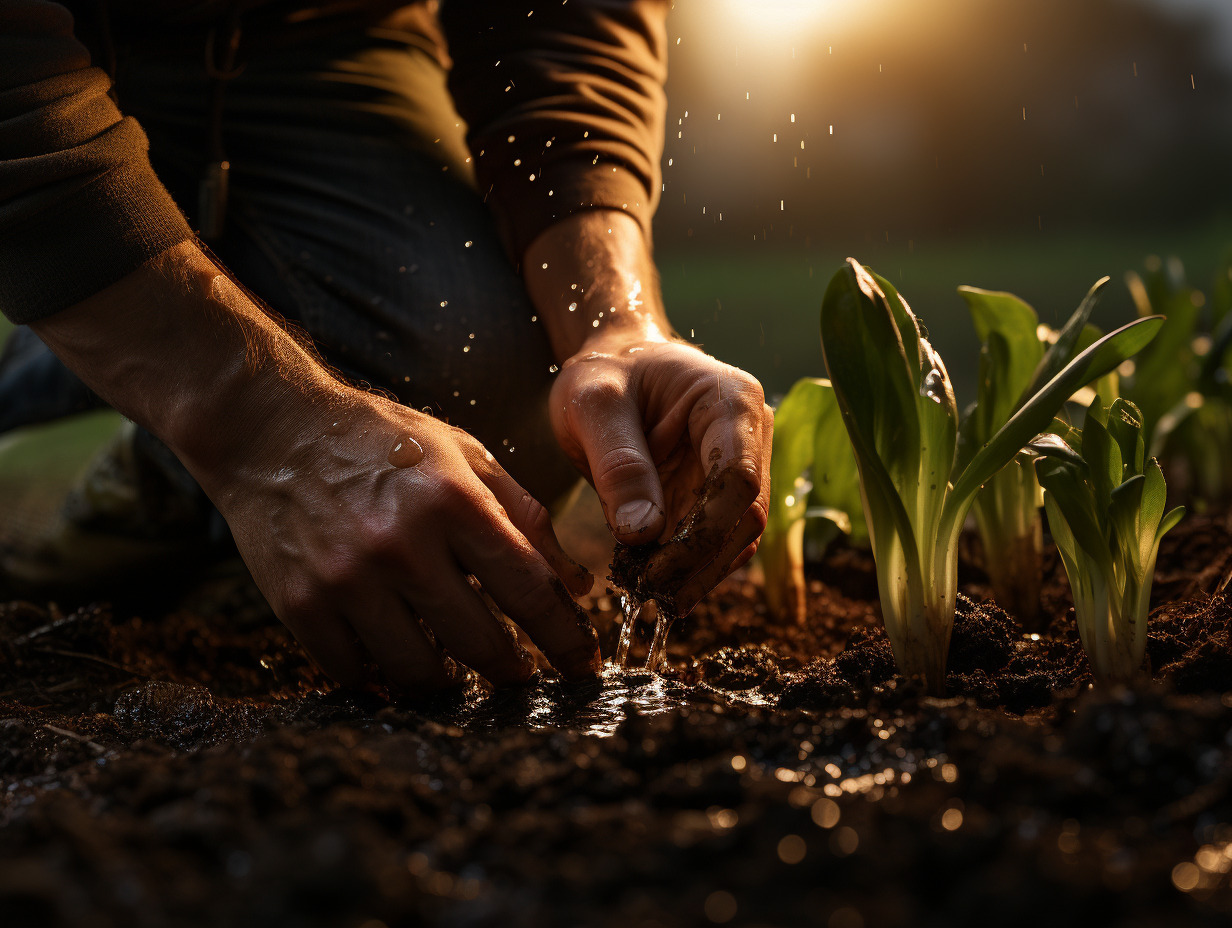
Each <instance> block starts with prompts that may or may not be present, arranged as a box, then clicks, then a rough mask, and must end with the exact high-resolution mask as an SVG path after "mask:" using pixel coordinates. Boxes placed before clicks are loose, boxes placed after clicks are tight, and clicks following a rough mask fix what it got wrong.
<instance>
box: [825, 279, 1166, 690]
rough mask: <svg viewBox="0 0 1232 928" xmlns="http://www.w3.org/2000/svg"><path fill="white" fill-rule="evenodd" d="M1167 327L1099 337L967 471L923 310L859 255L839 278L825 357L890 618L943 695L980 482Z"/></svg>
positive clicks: (906, 668)
mask: <svg viewBox="0 0 1232 928" xmlns="http://www.w3.org/2000/svg"><path fill="white" fill-rule="evenodd" d="M1160 323H1161V320H1158V319H1141V320H1138V321H1137V322H1133V323H1130V324H1129V325H1127V326H1125V327H1123V328H1120V329H1117V330H1116V331H1115V332H1112V333H1110V334H1108V335H1105V336H1104V337H1102V338H1100V339H1098V340H1097V341H1096V342H1095V343H1094V344H1093V345H1091V346H1090V347H1088V348H1087V349H1085V350H1084V351H1082V352H1080V353H1079V354H1078V356H1077V357H1075V358H1074V359H1073V360H1071V361H1070V362H1069V363H1068V364H1066V365H1064V366H1063V367H1062V368H1061V369H1060V370H1058V371H1056V372H1055V373H1053V374H1052V375H1051V376H1050V377H1048V379H1046V380H1044V381H1043V382H1041V383H1040V385H1039V386H1038V388H1037V389H1036V390H1035V392H1034V393H1032V395H1030V396H1028V397H1026V398H1025V400H1024V401H1023V402H1022V403H1021V404H1020V405H1019V407H1018V410H1017V411H1016V412H1015V413H1014V414H1013V415H1012V416H1010V418H1009V420H1008V421H1007V422H1006V423H1005V424H1004V425H1002V426H1001V427H1000V428H999V429H997V430H996V432H995V433H994V434H993V435H992V436H991V437H990V438H989V439H988V441H987V442H986V443H984V444H983V446H982V447H980V448H979V449H978V450H976V451H975V452H974V454H972V456H971V458H970V460H969V461H968V462H967V463H966V465H965V466H963V467H959V466H957V462H956V450H957V449H956V446H957V435H958V409H957V406H956V404H955V402H954V391H953V388H952V387H951V385H950V379H949V376H948V375H947V374H946V370H945V365H944V364H943V363H942V361H941V358H940V356H938V354H937V352H936V351H934V350H933V347H932V346H931V345H930V344H929V343H928V341H927V339H925V338H924V337H923V336H922V335H921V334H920V326H919V323H918V321H917V320H916V317H915V315H914V314H913V313H912V312H911V309H910V308H909V307H908V306H907V304H906V302H905V301H904V300H903V299H902V297H900V296H899V294H898V291H896V290H895V289H894V287H893V286H892V285H891V284H890V283H889V282H888V281H886V280H884V279H883V278H880V277H877V276H875V275H874V274H872V273H870V272H869V271H868V270H867V269H866V268H864V267H862V266H861V265H860V264H859V263H858V262H856V261H855V260H851V259H849V261H848V264H847V266H846V267H844V268H843V269H842V270H840V271H839V272H838V273H837V274H836V275H835V276H834V279H833V280H831V282H830V285H829V287H828V289H827V290H826V295H825V298H824V300H823V303H822V310H821V346H822V353H823V354H824V356H825V361H826V366H827V367H828V369H829V372H830V382H831V384H832V385H833V387H834V394H835V397H836V399H837V400H838V405H839V409H840V410H841V412H842V416H843V423H844V424H845V425H846V426H847V433H848V435H849V436H850V437H851V443H852V446H853V447H854V449H855V457H856V463H857V465H858V467H859V472H860V487H861V493H862V496H863V503H864V514H865V518H866V520H867V522H868V527H869V535H870V538H871V540H872V547H873V556H874V558H875V560H876V564H877V585H878V592H879V594H880V598H881V611H882V616H883V618H884V620H885V625H886V631H887V632H888V634H889V637H890V643H891V645H892V646H893V648H894V656H895V660H896V661H897V663H898V666H899V669H900V670H901V671H902V672H903V673H904V674H909V675H919V676H922V677H923V678H924V681H925V684H926V686H927V687H928V688H929V689H930V690H931V691H932V692H934V693H939V692H941V691H942V690H943V688H944V681H945V662H946V654H947V652H948V650H949V643H950V632H951V630H952V628H953V624H954V602H955V598H956V596H957V592H958V537H959V533H960V532H961V531H962V526H963V521H964V520H965V518H966V516H967V512H968V511H969V510H970V508H971V504H972V503H973V502H974V500H975V496H976V494H977V493H978V492H979V490H980V487H982V486H983V485H984V484H985V483H986V482H987V481H988V480H989V479H990V478H991V477H992V476H993V475H994V474H996V473H997V471H999V470H1000V469H1001V468H1002V467H1004V466H1005V465H1006V464H1008V463H1009V462H1010V461H1011V460H1012V459H1013V457H1014V455H1015V454H1017V453H1018V451H1019V449H1021V448H1022V447H1023V446H1024V445H1026V444H1028V443H1029V442H1031V441H1032V439H1033V438H1034V437H1035V436H1036V435H1037V434H1039V433H1040V432H1042V431H1043V430H1044V429H1045V428H1047V427H1048V425H1049V424H1050V423H1051V422H1052V419H1053V416H1054V415H1055V413H1056V412H1057V411H1058V410H1059V409H1060V408H1061V406H1062V405H1063V404H1064V403H1065V401H1066V400H1067V399H1068V398H1069V397H1070V396H1071V395H1073V393H1074V392H1075V391H1076V390H1077V389H1078V388H1079V387H1081V386H1082V385H1083V384H1087V383H1090V382H1091V381H1092V380H1094V379H1096V378H1097V377H1099V376H1101V375H1103V374H1105V373H1107V372H1108V371H1111V370H1113V369H1114V368H1115V367H1116V366H1117V365H1119V364H1120V363H1121V362H1123V361H1124V360H1125V359H1126V358H1129V357H1131V356H1133V355H1134V354H1135V353H1136V352H1137V351H1139V350H1140V349H1141V348H1142V347H1143V345H1145V344H1146V343H1147V342H1149V341H1150V340H1151V338H1152V337H1153V336H1154V334H1155V332H1156V330H1157V329H1158V328H1159V325H1160ZM993 556H994V557H999V556H1001V555H1000V554H999V553H994V554H993Z"/></svg>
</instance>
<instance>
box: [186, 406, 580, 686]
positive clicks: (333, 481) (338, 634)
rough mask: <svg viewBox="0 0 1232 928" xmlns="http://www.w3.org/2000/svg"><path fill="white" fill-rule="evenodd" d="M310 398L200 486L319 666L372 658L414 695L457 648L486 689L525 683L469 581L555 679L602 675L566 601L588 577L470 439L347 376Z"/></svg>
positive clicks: (451, 670) (363, 665) (509, 640)
mask: <svg viewBox="0 0 1232 928" xmlns="http://www.w3.org/2000/svg"><path fill="white" fill-rule="evenodd" d="M307 405H308V408H307V409H303V408H301V409H299V410H296V411H295V412H296V413H298V414H300V415H301V416H302V417H301V418H297V419H296V420H295V421H296V422H297V425H296V426H295V430H294V431H293V432H292V436H291V438H290V440H287V439H286V438H279V439H277V440H274V441H270V440H263V441H259V442H258V443H257V445H258V447H257V448H256V449H255V451H254V450H253V449H252V448H251V447H250V448H249V453H248V454H247V455H246V457H245V459H244V460H243V461H241V462H238V464H236V463H234V462H233V463H232V465H231V466H230V467H227V468H225V469H224V472H222V473H219V474H217V475H215V476H216V477H217V479H213V480H211V479H206V480H204V481H203V483H204V484H205V485H206V488H207V490H209V491H210V494H211V496H212V497H213V498H214V501H215V503H216V504H217V505H218V507H219V509H220V511H221V512H222V514H223V516H224V517H225V518H226V520H227V523H228V524H229V525H230V527H231V530H232V532H233V534H234V536H235V540H236V543H237V545H238V546H239V550H240V554H241V555H242V557H243V558H244V561H245V562H246V563H247V564H248V567H249V568H250V570H251V571H252V575H253V578H254V579H255V580H256V582H257V585H258V586H259V587H260V588H261V591H262V592H263V593H264V594H265V596H266V598H267V599H268V600H269V602H270V604H271V605H272V606H273V609H274V611H275V612H276V613H277V615H278V617H279V618H280V619H282V621H283V622H284V623H285V624H286V625H287V626H288V627H289V628H290V629H291V631H292V632H293V633H294V634H295V636H296V638H298V639H299V641H300V643H301V644H302V645H303V646H304V648H305V649H306V650H307V651H308V653H309V654H310V655H311V656H312V657H313V659H314V660H315V661H316V662H317V663H318V664H319V665H320V667H321V668H322V669H323V670H324V671H325V672H326V673H328V674H329V675H330V676H332V677H333V678H334V679H336V680H338V681H339V682H340V683H343V684H345V685H350V686H359V685H362V684H364V683H366V682H370V679H369V678H370V671H369V665H370V664H375V665H376V666H377V667H378V668H379V670H380V672H381V674H382V676H383V678H384V682H386V683H387V684H390V685H392V686H393V687H394V688H396V689H398V690H402V691H406V692H411V693H414V692H422V691H429V690H436V689H440V688H442V687H446V686H449V685H451V684H452V683H454V682H455V681H456V679H457V677H458V673H457V667H456V665H454V664H453V662H452V661H451V660H450V658H453V659H454V660H456V661H457V662H459V663H461V664H465V665H466V666H468V667H471V668H473V669H474V670H476V671H477V672H479V673H480V674H482V675H483V676H484V677H486V678H487V679H488V680H489V681H491V682H492V683H493V684H496V685H500V684H508V683H519V682H522V681H525V680H526V679H527V678H528V677H530V676H531V674H532V673H534V670H535V663H534V660H533V658H532V657H531V655H530V653H529V652H527V651H526V650H525V649H524V648H523V647H522V646H521V645H519V644H518V640H517V636H516V634H515V632H514V630H513V629H512V628H511V627H510V626H509V625H508V624H507V623H506V622H504V621H502V620H501V619H500V618H498V617H496V616H494V615H493V613H492V611H491V610H490V609H489V607H488V606H487V605H486V603H485V602H484V600H483V598H481V596H480V595H479V593H477V592H476V590H475V589H474V588H473V587H472V585H471V581H470V577H471V576H473V577H474V578H476V579H477V580H478V581H479V584H480V585H481V586H482V588H483V590H484V592H486V593H487V594H488V595H489V596H490V597H491V598H492V600H493V601H495V603H496V605H497V606H498V607H499V608H500V610H501V611H502V612H503V613H504V614H505V615H506V616H508V617H509V618H510V619H512V620H513V621H514V622H516V623H517V624H518V625H519V626H520V627H521V628H522V629H523V630H524V631H525V632H526V634H527V635H529V636H530V638H531V640H532V641H534V643H535V644H536V646H538V647H539V649H540V650H541V651H542V652H543V654H544V655H545V656H546V657H547V658H548V660H549V661H551V663H552V665H553V666H554V667H556V669H557V670H559V671H560V672H561V674H562V675H563V676H565V677H567V678H570V679H579V678H590V677H593V676H594V675H595V674H596V672H597V670H598V668H599V662H600V659H599V651H598V646H597V638H596V635H595V631H594V629H593V628H592V627H591V625H590V623H589V622H588V621H587V619H586V616H585V614H584V613H583V612H582V610H581V609H580V608H579V607H578V605H577V603H576V602H574V600H573V598H572V597H571V596H570V592H572V593H573V594H574V595H582V594H584V593H586V592H587V591H588V590H589V589H590V587H591V585H592V583H593V582H594V578H593V576H592V575H591V574H590V573H589V572H588V571H586V570H585V569H584V568H582V567H580V566H579V565H577V564H576V563H574V562H573V561H572V560H571V559H570V558H569V557H568V556H567V555H566V554H565V553H564V551H563V550H562V549H561V546H560V543H559V541H558V540H557V538H556V534H555V532H554V531H553V528H552V523H551V519H550V518H549V516H548V513H547V511H546V510H545V509H544V507H543V506H541V505H540V504H539V503H538V502H536V501H535V500H534V499H533V498H532V497H531V496H530V495H529V494H528V493H526V492H525V491H524V490H523V489H522V488H521V487H520V486H518V484H517V483H515V482H514V480H513V479H512V478H511V477H510V476H509V475H508V474H507V473H506V472H505V471H504V470H503V469H502V468H501V467H500V465H499V464H497V463H496V461H495V460H494V459H493V457H492V455H491V454H489V453H488V452H487V451H486V450H485V449H484V448H483V446H482V445H480V444H479V442H478V441H476V440H475V439H473V438H472V437H471V436H469V435H467V434H466V433H465V432H463V431H462V430H460V429H457V428H453V427H451V426H449V425H446V424H444V423H442V422H440V421H438V420H436V419H433V418H431V417H430V416H426V415H423V414H422V413H418V412H415V411H414V410H411V409H407V408H406V407H403V406H399V405H397V404H395V403H392V402H389V401H387V400H384V399H382V398H380V397H376V396H372V395H369V394H364V393H359V392H357V391H353V390H350V389H349V388H345V387H338V393H337V396H336V397H335V398H334V400H333V401H329V402H327V403H326V404H325V408H324V409H322V407H321V404H320V403H312V404H307ZM305 413H306V415H303V414H305ZM284 435H285V433H284ZM408 438H409V439H413V441H414V442H416V443H417V444H418V445H419V447H420V448H421V449H422V451H423V458H422V460H421V461H419V463H418V464H415V465H414V466H409V467H396V466H394V465H393V464H391V463H390V461H389V457H390V451H391V449H393V448H394V446H395V445H397V444H399V443H400V442H402V443H404V447H410V446H409V445H406V444H405V443H406V441H407V439H408ZM441 649H443V650H444V651H445V652H448V656H446V654H445V653H442V650H441Z"/></svg>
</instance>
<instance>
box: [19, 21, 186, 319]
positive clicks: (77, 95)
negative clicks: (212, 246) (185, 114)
mask: <svg viewBox="0 0 1232 928" xmlns="http://www.w3.org/2000/svg"><path fill="white" fill-rule="evenodd" d="M109 89H110V81H109V79H108V77H107V75H106V74H105V73H104V72H103V71H102V70H101V69H99V68H96V67H92V66H91V64H90V56H89V53H88V52H87V51H86V49H85V47H84V46H83V45H82V44H81V43H80V42H78V41H77V40H76V39H75V38H74V37H73V18H72V15H71V14H70V13H69V12H68V10H66V9H65V8H64V7H63V6H60V5H59V4H56V3H50V2H46V0H0V312H3V313H4V315H5V316H7V317H8V318H9V319H10V320H12V321H13V322H17V323H26V322H32V321H34V320H37V319H40V318H43V317H46V316H49V315H51V314H52V313H54V312H56V311H58V310H60V309H63V308H65V307H67V306H71V305H73V304H74V303H78V302H80V301H81V300H83V299H85V298H86V297H88V296H90V295H91V294H93V293H96V292H98V291H99V290H102V289H103V288H104V287H107V286H108V285H110V284H112V283H115V282H116V281H117V280H119V279H121V278H122V277H124V276H126V275H127V274H129V273H130V272H132V271H133V270H135V269H136V268H137V267H139V266H140V265H141V264H143V263H144V262H146V261H147V260H149V259H150V258H152V257H154V256H155V255H157V254H160V253H161V252H163V251H165V250H166V249H167V248H170V247H171V246H173V245H176V244H178V243H180V242H182V241H185V240H186V239H189V238H191V237H192V230H191V229H190V228H189V226H188V223H187V222H186V221H185V219H184V217H183V215H182V214H181V213H180V211H179V209H178V208H177V207H176V205H175V202H174V201H173V200H172V199H171V195H170V194H169V193H168V192H167V190H166V188H164V187H163V185H162V184H161V183H160V182H159V180H158V178H157V177H156V176H155V175H154V171H153V169H152V168H151V167H150V161H149V156H148V147H149V143H148V141H147V139H146V137H145V133H144V132H142V131H141V128H140V126H138V125H137V123H136V121H135V120H133V119H132V118H126V117H124V116H122V115H121V114H120V112H119V110H118V109H117V108H116V106H115V104H114V103H113V102H112V101H111V98H110V97H108V95H107V94H108V91H109Z"/></svg>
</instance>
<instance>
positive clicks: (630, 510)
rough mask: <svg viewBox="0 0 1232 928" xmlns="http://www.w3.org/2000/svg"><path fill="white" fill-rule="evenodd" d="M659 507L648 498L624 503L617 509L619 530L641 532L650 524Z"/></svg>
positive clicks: (617, 528) (617, 526) (616, 527)
mask: <svg viewBox="0 0 1232 928" xmlns="http://www.w3.org/2000/svg"><path fill="white" fill-rule="evenodd" d="M658 508H659V507H657V506H656V505H655V504H654V503H652V502H651V501H650V500H648V499H635V500H633V501H632V502H628V503H624V504H623V505H621V506H620V507H619V508H617V510H616V525H615V526H614V527H615V529H616V531H618V532H640V531H642V530H643V529H645V528H646V526H647V525H649V524H650V522H651V520H652V519H653V518H654V516H655V513H656V512H658Z"/></svg>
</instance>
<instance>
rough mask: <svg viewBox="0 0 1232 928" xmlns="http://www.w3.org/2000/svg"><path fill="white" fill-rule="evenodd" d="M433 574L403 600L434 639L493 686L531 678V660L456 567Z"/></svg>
mask: <svg viewBox="0 0 1232 928" xmlns="http://www.w3.org/2000/svg"><path fill="white" fill-rule="evenodd" d="M544 570H545V572H547V568H546V567H545V568H544ZM432 576H433V581H432V583H431V584H426V585H420V586H419V587H418V588H417V589H415V590H411V591H408V599H409V600H410V603H411V605H412V606H414V608H415V610H416V612H418V613H419V615H420V616H422V618H423V620H424V624H425V625H427V626H428V628H429V629H431V631H432V634H433V635H434V636H435V638H436V640H437V643H438V644H440V645H441V647H443V648H445V649H446V650H447V651H449V653H450V654H451V655H453V656H454V657H455V658H457V659H458V660H459V661H460V662H461V663H463V664H465V665H466V666H467V667H470V668H472V669H473V670H475V671H477V672H478V673H480V674H482V675H483V676H484V678H486V679H487V680H488V681H489V682H490V683H492V684H493V685H494V686H506V685H509V684H517V683H525V682H526V681H527V680H528V679H530V677H531V675H532V674H534V672H535V659H534V658H533V657H532V656H531V655H530V652H528V651H527V650H526V649H525V648H523V647H522V646H521V645H520V644H518V637H517V634H516V633H515V632H514V630H513V629H512V628H510V627H509V626H508V625H507V624H506V623H505V622H503V621H501V620H500V619H498V618H497V617H496V616H494V615H493V614H492V613H491V611H490V610H489V609H488V607H487V604H485V603H484V601H483V600H482V599H481V598H480V597H479V594H478V593H476V592H475V591H474V590H473V589H471V586H470V583H468V582H467V580H466V578H465V576H464V575H463V573H462V571H461V569H459V567H458V565H457V564H450V565H445V564H442V565H440V566H439V569H438V570H435V571H433V572H432ZM558 582H559V581H558Z"/></svg>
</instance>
